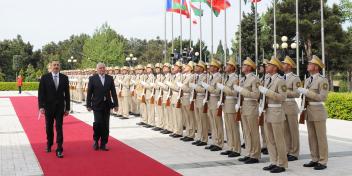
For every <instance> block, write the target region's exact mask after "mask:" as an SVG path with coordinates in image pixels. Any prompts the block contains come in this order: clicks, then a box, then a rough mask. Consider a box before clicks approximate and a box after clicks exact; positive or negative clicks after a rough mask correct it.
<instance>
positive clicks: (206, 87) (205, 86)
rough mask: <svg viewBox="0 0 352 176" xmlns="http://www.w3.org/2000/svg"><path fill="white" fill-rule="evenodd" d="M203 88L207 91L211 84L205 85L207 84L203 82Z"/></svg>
mask: <svg viewBox="0 0 352 176" xmlns="http://www.w3.org/2000/svg"><path fill="white" fill-rule="evenodd" d="M201 84H202V86H203V87H204V89H207V90H208V88H209V84H207V83H205V82H201Z"/></svg>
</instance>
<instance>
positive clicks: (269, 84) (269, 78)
mask: <svg viewBox="0 0 352 176" xmlns="http://www.w3.org/2000/svg"><path fill="white" fill-rule="evenodd" d="M270 83H271V77H269V81H268V84H266V86H265V87H268V86H269V85H270Z"/></svg>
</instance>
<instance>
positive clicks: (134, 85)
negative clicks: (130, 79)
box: [131, 75, 137, 97]
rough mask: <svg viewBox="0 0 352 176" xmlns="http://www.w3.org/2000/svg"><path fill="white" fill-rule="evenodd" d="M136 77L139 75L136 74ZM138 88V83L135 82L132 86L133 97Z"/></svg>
mask: <svg viewBox="0 0 352 176" xmlns="http://www.w3.org/2000/svg"><path fill="white" fill-rule="evenodd" d="M136 78H137V75H136ZM135 90H136V83H133V86H132V92H131V96H132V97H133V96H134V94H135V92H134V91H135Z"/></svg>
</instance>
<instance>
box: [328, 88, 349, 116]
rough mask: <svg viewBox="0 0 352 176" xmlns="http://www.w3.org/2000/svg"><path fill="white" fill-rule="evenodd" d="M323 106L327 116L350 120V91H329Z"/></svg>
mask: <svg viewBox="0 0 352 176" xmlns="http://www.w3.org/2000/svg"><path fill="white" fill-rule="evenodd" d="M325 106H326V108H327V111H328V114H329V118H332V119H341V120H349V121H352V93H334V92H330V93H329V95H328V98H327V100H326V101H325Z"/></svg>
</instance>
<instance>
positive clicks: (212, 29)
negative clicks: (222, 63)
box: [210, 0, 214, 59]
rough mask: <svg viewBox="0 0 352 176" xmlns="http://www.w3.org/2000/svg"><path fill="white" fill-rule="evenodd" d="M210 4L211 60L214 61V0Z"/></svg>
mask: <svg viewBox="0 0 352 176" xmlns="http://www.w3.org/2000/svg"><path fill="white" fill-rule="evenodd" d="M210 4H211V55H210V57H211V58H210V59H213V53H214V26H213V22H214V19H213V0H210Z"/></svg>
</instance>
